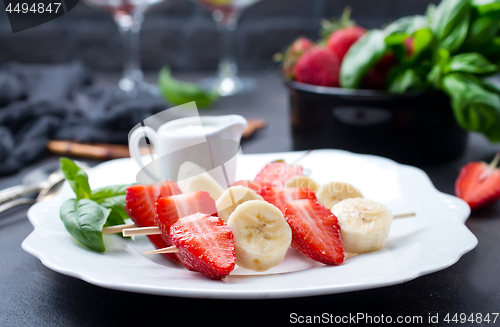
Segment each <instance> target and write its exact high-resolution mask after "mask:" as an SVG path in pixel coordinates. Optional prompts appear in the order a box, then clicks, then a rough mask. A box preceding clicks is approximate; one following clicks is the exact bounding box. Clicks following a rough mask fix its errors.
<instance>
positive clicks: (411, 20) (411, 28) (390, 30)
mask: <svg viewBox="0 0 500 327" xmlns="http://www.w3.org/2000/svg"><path fill="white" fill-rule="evenodd" d="M427 27H429V20H428V19H427V17H425V16H422V15H414V16H407V17H402V18H400V19H397V20H395V21H394V22H392V23H390V24H389V25H387V26H386V27H385V28H384V32H385V33H386V35H390V34H409V35H411V34H413V33H415V32H416V31H418V30H419V29H421V28H427Z"/></svg>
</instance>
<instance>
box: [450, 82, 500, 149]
mask: <svg viewBox="0 0 500 327" xmlns="http://www.w3.org/2000/svg"><path fill="white" fill-rule="evenodd" d="M443 89H444V91H445V92H446V93H447V94H448V95H449V96H450V98H451V104H452V107H453V111H454V114H455V118H456V120H457V122H458V123H459V125H460V126H462V128H464V129H466V130H471V131H476V132H480V133H483V134H484V135H485V136H486V137H488V139H489V140H490V141H491V142H499V141H500V95H499V94H497V93H494V92H490V91H489V90H487V89H486V88H485V87H484V86H483V85H482V83H481V80H480V79H478V78H477V77H475V76H473V75H471V74H463V73H451V74H448V75H446V76H444V77H443Z"/></svg>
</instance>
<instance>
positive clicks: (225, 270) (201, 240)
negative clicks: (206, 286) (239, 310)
mask: <svg viewBox="0 0 500 327" xmlns="http://www.w3.org/2000/svg"><path fill="white" fill-rule="evenodd" d="M170 238H171V239H172V243H173V244H174V245H175V246H176V247H177V248H179V252H177V256H178V258H179V260H180V261H181V263H182V264H183V265H184V266H185V267H186V268H188V269H189V270H195V271H198V272H200V273H202V274H203V275H205V276H207V277H209V278H212V279H222V278H224V277H226V276H227V275H229V273H230V272H231V271H233V269H234V267H235V264H236V250H235V247H234V238H233V232H232V231H231V228H229V226H228V225H226V223H225V222H224V221H223V220H222V219H220V218H218V217H213V216H209V215H205V214H201V213H197V214H194V215H190V216H187V217H183V218H181V219H179V220H178V221H177V222H176V223H175V224H173V225H172V227H170Z"/></svg>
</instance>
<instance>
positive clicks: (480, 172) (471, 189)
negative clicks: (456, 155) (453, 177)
mask: <svg viewBox="0 0 500 327" xmlns="http://www.w3.org/2000/svg"><path fill="white" fill-rule="evenodd" d="M499 160H500V153H497V155H496V156H495V159H493V161H492V162H491V163H490V164H489V165H488V164H487V163H485V162H478V161H474V162H469V163H468V164H467V165H465V166H463V167H462V169H461V170H460V173H459V175H458V178H457V181H456V183H455V194H456V195H457V196H458V197H459V198H461V199H462V200H464V201H465V202H467V203H468V204H469V206H470V208H471V209H477V208H481V207H485V206H487V205H490V204H492V203H494V202H496V201H497V200H498V199H500V168H496V166H497V164H498V162H499Z"/></svg>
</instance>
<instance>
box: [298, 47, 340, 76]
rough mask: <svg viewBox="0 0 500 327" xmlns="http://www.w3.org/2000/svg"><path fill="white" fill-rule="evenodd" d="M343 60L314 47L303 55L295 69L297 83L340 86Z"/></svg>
mask: <svg viewBox="0 0 500 327" xmlns="http://www.w3.org/2000/svg"><path fill="white" fill-rule="evenodd" d="M340 64H341V60H340V59H339V58H338V57H337V55H336V54H334V53H333V52H331V51H329V50H327V49H325V48H323V47H321V46H314V47H313V48H311V49H310V50H309V51H308V52H306V53H305V54H303V55H302V56H301V57H300V58H299V60H298V61H297V64H296V65H295V69H294V79H295V80H296V81H297V82H301V83H306V84H312V85H320V86H339V72H340Z"/></svg>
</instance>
